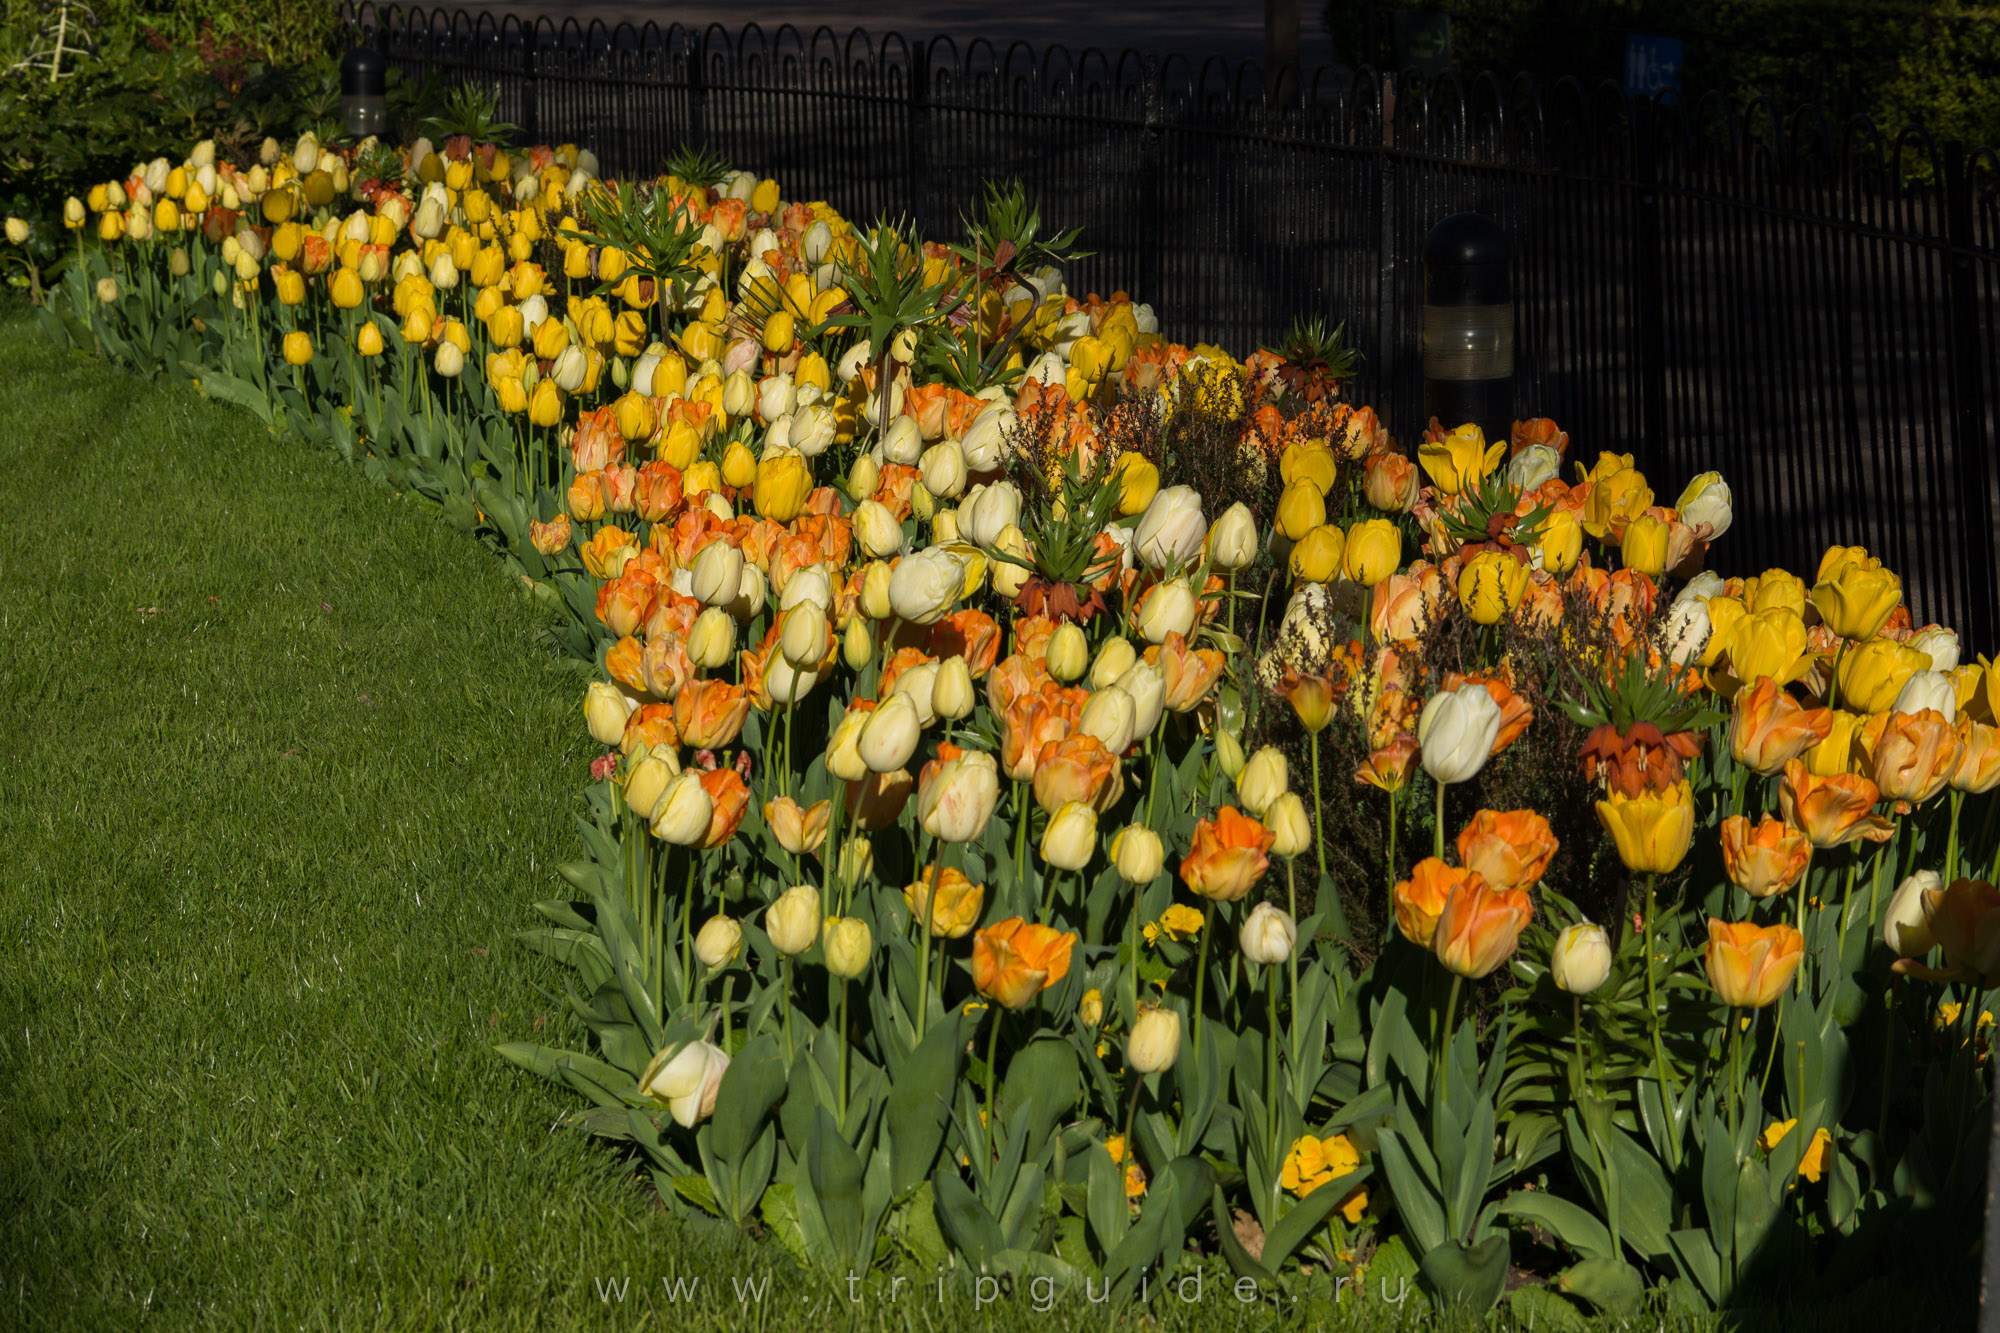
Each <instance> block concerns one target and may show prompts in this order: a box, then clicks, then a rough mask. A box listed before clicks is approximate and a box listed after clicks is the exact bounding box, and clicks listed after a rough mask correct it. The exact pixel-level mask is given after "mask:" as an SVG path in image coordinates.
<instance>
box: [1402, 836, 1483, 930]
mask: <svg viewBox="0 0 2000 1333" xmlns="http://www.w3.org/2000/svg"><path fill="white" fill-rule="evenodd" d="M1477 878H1478V876H1477V874H1476V873H1475V872H1473V871H1470V870H1466V869H1463V868H1461V867H1459V866H1448V865H1446V864H1445V863H1444V862H1443V861H1440V860H1439V859H1438V858H1437V857H1435V856H1426V857H1425V858H1424V859H1423V860H1421V861H1419V862H1417V863H1416V865H1414V866H1412V867H1411V868H1410V877H1409V878H1408V879H1406V880H1404V881H1403V882H1402V883H1400V884H1398V885H1397V886H1396V929H1397V930H1399V931H1401V932H1402V933H1403V938H1404V939H1406V940H1408V941H1409V942H1410V943H1412V944H1414V945H1416V946H1417V947H1418V948H1420V949H1428V948H1430V947H1431V939H1432V937H1433V936H1434V935H1435V934H1436V933H1437V924H1438V917H1439V916H1440V915H1442V914H1443V912H1444V907H1445V904H1446V903H1447V902H1449V901H1450V900H1451V891H1452V890H1453V889H1455V888H1458V887H1459V886H1460V885H1462V884H1465V883H1467V882H1469V881H1471V880H1473V879H1477ZM1482 882H1483V881H1482Z"/></svg>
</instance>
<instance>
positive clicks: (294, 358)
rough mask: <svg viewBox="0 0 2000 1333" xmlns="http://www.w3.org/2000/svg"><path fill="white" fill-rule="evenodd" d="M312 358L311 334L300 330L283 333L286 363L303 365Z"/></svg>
mask: <svg viewBox="0 0 2000 1333" xmlns="http://www.w3.org/2000/svg"><path fill="white" fill-rule="evenodd" d="M312 359H313V340H312V335H311V334H309V333H306V332H304V331H302V330H301V331H295V332H292V333H288V334H286V335H285V364H286V365H291V366H303V365H307V364H308V363H310V362H311V361H312Z"/></svg>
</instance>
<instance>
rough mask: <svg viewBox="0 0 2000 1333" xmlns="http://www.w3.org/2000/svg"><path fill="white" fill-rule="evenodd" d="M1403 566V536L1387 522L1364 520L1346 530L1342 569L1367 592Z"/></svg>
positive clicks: (1400, 531)
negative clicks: (1366, 589)
mask: <svg viewBox="0 0 2000 1333" xmlns="http://www.w3.org/2000/svg"><path fill="white" fill-rule="evenodd" d="M1402 563H1403V532H1402V529H1400V528H1398V527H1397V526H1396V525H1395V523H1393V522H1392V521H1390V520H1389V519H1386V518H1370V519H1364V520H1362V521H1361V522H1359V523H1356V524H1355V525H1354V526H1353V527H1351V528H1349V529H1348V530H1347V544H1346V547H1345V548H1344V549H1343V551H1342V553H1341V567H1342V568H1343V569H1344V570H1345V571H1346V574H1347V577H1348V578H1350V579H1353V580H1354V581H1355V582H1356V583H1359V584H1360V585H1361V586H1362V587H1364V588H1372V587H1374V586H1375V585H1376V584H1378V583H1381V582H1382V581H1383V580H1385V579H1387V578H1388V577H1389V576H1390V575H1391V574H1394V573H1395V572H1396V570H1397V567H1398V566H1400V565H1401V564H1402Z"/></svg>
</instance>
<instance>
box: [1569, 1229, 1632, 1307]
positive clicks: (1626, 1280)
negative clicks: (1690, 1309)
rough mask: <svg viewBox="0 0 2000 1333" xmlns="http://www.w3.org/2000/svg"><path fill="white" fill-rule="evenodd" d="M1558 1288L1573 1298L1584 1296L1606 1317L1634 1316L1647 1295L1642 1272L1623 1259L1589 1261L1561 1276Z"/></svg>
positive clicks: (1586, 1260)
mask: <svg viewBox="0 0 2000 1333" xmlns="http://www.w3.org/2000/svg"><path fill="white" fill-rule="evenodd" d="M1606 1239H1607V1240H1608V1239H1609V1237H1608V1236H1607V1237H1606ZM1556 1285H1557V1286H1558V1287H1559V1288H1561V1289H1562V1290H1563V1291H1566V1292H1568V1293H1569V1294H1571V1295H1572V1296H1581V1297H1583V1299H1585V1300H1587V1301H1589V1302H1590V1303H1591V1304H1592V1305H1594V1306H1596V1307H1597V1308H1598V1309H1600V1310H1602V1311H1604V1312H1605V1313H1606V1314H1619V1315H1628V1314H1633V1313H1635V1312H1637V1310H1638V1308H1639V1302H1640V1301H1641V1300H1643V1299H1645V1295H1646V1287H1645V1283H1644V1281H1643V1280H1642V1279H1641V1278H1640V1276H1639V1270H1638V1269H1636V1268H1634V1267H1632V1265H1630V1264H1628V1263H1626V1262H1625V1261H1624V1260H1623V1259H1613V1258H1590V1259H1585V1260H1584V1261H1583V1262H1582V1263H1580V1264H1574V1265H1572V1266H1571V1267H1569V1268H1566V1269H1564V1270H1563V1271H1562V1272H1561V1273H1559V1274H1557V1275H1556Z"/></svg>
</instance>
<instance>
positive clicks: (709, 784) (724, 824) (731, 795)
mask: <svg viewBox="0 0 2000 1333" xmlns="http://www.w3.org/2000/svg"><path fill="white" fill-rule="evenodd" d="M701 789H702V790H703V791H705V792H707V793H708V836H707V837H705V838H703V839H702V840H701V845H702V846H703V847H708V848H715V847H720V846H721V845H722V844H723V843H725V842H728V841H729V840H730V839H731V838H733V837H735V836H736V828H737V826H738V825H739V824H741V823H742V822H743V812H744V811H745V810H747V809H749V808H750V784H749V783H747V782H745V781H744V780H743V775H742V774H741V773H738V772H737V771H736V770H735V769H733V768H712V769H710V770H709V771H708V772H706V773H704V774H702V775H701Z"/></svg>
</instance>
